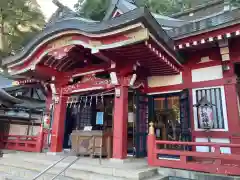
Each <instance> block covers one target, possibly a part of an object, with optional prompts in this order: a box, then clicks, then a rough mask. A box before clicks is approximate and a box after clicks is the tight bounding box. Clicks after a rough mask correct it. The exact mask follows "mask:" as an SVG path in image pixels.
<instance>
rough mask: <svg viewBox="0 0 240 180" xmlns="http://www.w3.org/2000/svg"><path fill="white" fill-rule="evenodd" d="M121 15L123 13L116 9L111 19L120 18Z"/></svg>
mask: <svg viewBox="0 0 240 180" xmlns="http://www.w3.org/2000/svg"><path fill="white" fill-rule="evenodd" d="M122 14H123V12H122V11H121V10H119V9H116V10H115V11H114V12H113V15H112V18H115V17H118V16H121V15H122Z"/></svg>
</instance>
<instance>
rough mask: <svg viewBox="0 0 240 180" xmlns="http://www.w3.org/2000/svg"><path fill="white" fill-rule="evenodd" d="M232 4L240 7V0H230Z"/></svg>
mask: <svg viewBox="0 0 240 180" xmlns="http://www.w3.org/2000/svg"><path fill="white" fill-rule="evenodd" d="M230 2H231V4H232V5H233V6H238V7H239V6H240V0H230Z"/></svg>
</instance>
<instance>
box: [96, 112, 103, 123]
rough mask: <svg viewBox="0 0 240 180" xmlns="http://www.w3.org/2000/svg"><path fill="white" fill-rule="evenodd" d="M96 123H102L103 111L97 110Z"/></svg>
mask: <svg viewBox="0 0 240 180" xmlns="http://www.w3.org/2000/svg"><path fill="white" fill-rule="evenodd" d="M96 124H97V125H103V112H97V117H96Z"/></svg>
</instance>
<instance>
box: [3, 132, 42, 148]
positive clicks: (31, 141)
mask: <svg viewBox="0 0 240 180" xmlns="http://www.w3.org/2000/svg"><path fill="white" fill-rule="evenodd" d="M43 135H44V134H43V131H42V130H41V131H40V132H39V135H38V136H24V135H7V134H4V135H1V143H2V147H1V148H3V149H9V150H17V151H27V152H41V151H42V147H43Z"/></svg>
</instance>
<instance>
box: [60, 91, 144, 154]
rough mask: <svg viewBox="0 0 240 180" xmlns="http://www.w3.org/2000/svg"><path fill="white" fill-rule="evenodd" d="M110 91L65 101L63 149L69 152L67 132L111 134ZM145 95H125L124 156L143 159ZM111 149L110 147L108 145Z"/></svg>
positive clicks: (111, 95) (69, 145)
mask: <svg viewBox="0 0 240 180" xmlns="http://www.w3.org/2000/svg"><path fill="white" fill-rule="evenodd" d="M114 94H115V92H114V89H112V90H107V91H101V92H96V91H93V92H87V93H82V94H76V95H74V96H71V97H69V99H68V101H67V106H66V108H67V110H66V120H65V130H64V139H63V149H71V148H72V142H71V133H72V132H73V131H75V130H84V128H85V127H91V128H92V130H101V131H104V132H111V133H112V132H113V126H114V123H113V112H114ZM146 97H147V96H145V95H144V94H141V93H140V92H139V90H129V92H128V125H127V153H128V156H133V157H137V158H140V157H145V156H146V153H147V151H146V149H147V146H146V137H147V130H148V101H147V98H146ZM111 148H112V144H111Z"/></svg>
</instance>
